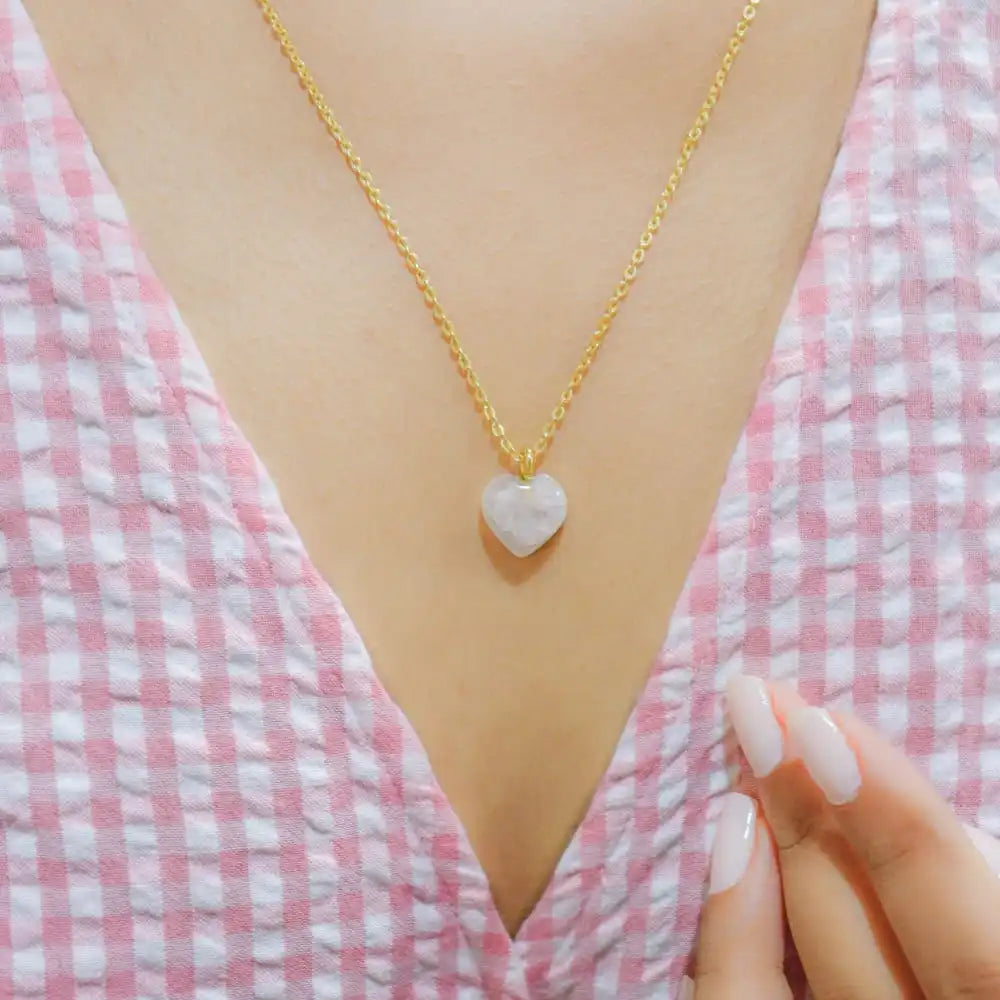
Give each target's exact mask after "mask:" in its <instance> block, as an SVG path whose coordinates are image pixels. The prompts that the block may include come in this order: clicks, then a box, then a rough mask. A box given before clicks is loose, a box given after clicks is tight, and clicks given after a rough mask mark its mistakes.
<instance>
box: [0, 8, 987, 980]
mask: <svg viewBox="0 0 1000 1000" xmlns="http://www.w3.org/2000/svg"><path fill="white" fill-rule="evenodd" d="M998 88H1000V11H998V9H997V7H996V5H995V4H994V3H992V0H883V2H882V3H881V4H880V9H879V12H878V17H877V23H876V25H875V27H874V31H873V34H872V38H871V41H870V48H869V54H868V58H867V64H866V68H865V70H864V75H863V79H862V81H861V83H860V87H859V89H858V92H857V96H856V99H855V101H854V104H853V108H852V110H851V112H850V116H849V119H848V121H847V124H846V127H845V130H844V134H843V144H842V147H841V150H840V153H839V155H838V157H837V161H836V165H835V167H834V170H833V172H832V175H831V177H830V179H829V183H828V186H827V189H826V192H825V195H824V198H823V202H822V208H821V212H820V216H819V219H818V223H817V225H816V230H815V233H814V235H813V238H812V240H811V243H810V246H809V249H808V253H807V255H806V258H805V261H804V264H803V266H802V270H801V273H800V275H799V276H798V280H797V283H796V285H795V289H794V293H793V294H792V296H791V300H790V302H789V303H788V307H787V310H786V312H785V315H784V318H783V321H782V323H781V326H780V329H779V331H778V333H777V339H776V343H775V346H774V349H773V355H772V357H771V360H770V363H769V366H768V369H767V373H766V376H765V378H764V380H763V382H762V384H761V387H760V391H759V396H758V399H757V401H756V404H755V407H754V409H753V413H752V415H751V417H750V418H749V421H748V423H747V425H746V427H745V430H744V432H743V435H742V438H741V440H740V442H739V445H738V447H737V449H736V452H735V454H734V456H733V458H732V461H731V465H730V468H729V471H728V477H727V480H726V483H725V486H724V488H723V490H722V493H721V496H720V498H719V500H718V506H717V509H716V511H715V514H714V519H713V522H712V526H711V528H710V530H709V532H708V534H707V536H706V538H705V539H704V542H703V544H702V546H701V549H700V551H699V554H698V556H697V559H696V561H695V562H694V564H693V566H692V568H691V571H690V577H689V579H688V581H687V585H686V587H685V590H684V593H683V597H682V599H681V601H680V603H679V605H678V607H677V608H676V610H675V612H674V614H673V618H672V620H671V622H670V624H669V633H668V635H667V637H666V639H665V641H664V644H663V647H662V651H661V654H660V656H659V657H658V659H657V661H656V663H655V666H654V668H653V670H652V673H651V675H650V678H649V681H648V684H647V686H646V688H645V691H644V693H643V694H642V696H641V698H640V700H639V702H638V704H637V706H636V708H635V710H634V712H633V714H632V716H631V719H630V721H629V723H628V726H627V728H626V730H625V732H624V733H623V735H622V737H621V740H620V743H619V745H618V747H617V750H616V752H615V754H614V758H613V761H612V763H611V765H610V767H609V769H608V771H607V773H606V775H605V776H604V777H603V779H602V781H601V783H600V786H599V788H598V790H597V793H596V796H595V798H594V800H593V803H592V805H591V807H590V810H589V812H588V814H587V816H586V818H585V820H584V821H583V823H582V825H581V826H580V828H579V830H578V831H577V833H576V834H575V836H574V838H573V840H572V842H571V844H570V845H569V847H568V848H567V850H566V852H565V854H564V855H563V857H562V859H561V860H560V862H559V865H558V869H557V871H556V872H555V874H554V877H553V879H552V881H551V883H550V885H549V887H548V889H547V890H546V892H545V894H544V897H543V899H542V900H541V902H540V903H539V904H538V906H537V908H536V909H535V911H534V912H533V913H532V914H531V916H530V917H529V918H528V920H527V921H526V922H525V924H524V925H523V927H522V928H521V930H520V932H519V933H518V934H517V937H516V938H515V939H514V940H513V941H512V940H510V938H509V937H508V935H507V934H506V932H505V931H504V928H503V926H502V924H501V921H500V919H499V916H498V914H497V911H496V909H495V908H494V906H493V904H492V902H491V900H490V894H489V890H488V885H487V880H486V877H485V875H484V873H483V870H482V868H481V867H480V865H479V864H478V863H477V861H476V859H475V857H474V855H473V852H472V850H471V849H470V846H469V843H468V841H467V839H466V837H465V835H464V833H463V830H462V828H461V826H460V824H459V822H458V820H457V818H456V817H455V815H454V813H453V812H452V810H451V808H450V807H449V804H448V802H447V801H446V799H445V797H444V795H443V794H442V792H441V789H440V788H439V786H438V784H437V783H436V781H435V779H434V776H433V774H432V773H431V770H430V767H429V765H428V761H427V758H426V756H425V754H424V751H423V749H422V748H421V746H420V743H419V742H418V740H417V738H416V736H415V735H414V733H413V731H412V729H411V728H410V726H409V725H408V723H407V721H406V720H405V718H403V716H402V715H401V713H400V712H399V710H398V709H397V708H396V706H395V705H394V704H393V703H392V702H391V701H390V700H389V698H388V697H387V695H386V693H385V691H384V690H383V688H382V687H381V685H380V684H379V682H378V680H377V678H376V676H375V674H374V673H373V670H372V665H371V662H370V659H369V656H368V654H367V652H366V650H365V647H364V645H363V643H362V641H361V639H360V638H359V636H358V634H357V632H356V630H355V629H354V627H353V625H352V624H351V621H350V619H349V618H348V615H347V613H346V612H345V610H344V608H343V606H342V605H341V603H340V601H339V600H338V599H337V597H336V595H335V594H334V593H333V592H332V591H331V589H330V587H329V586H328V585H327V584H326V583H325V582H324V580H323V579H322V578H321V577H320V575H319V574H318V572H317V571H316V569H315V567H314V566H313V564H312V563H311V562H310V559H309V555H308V553H307V552H306V551H305V550H304V549H303V545H302V542H301V540H300V538H299V537H298V535H297V534H296V532H295V530H294V528H293V526H292V524H291V523H290V522H289V518H288V516H287V514H286V513H285V511H284V510H283V509H282V506H281V503H280V500H279V497H278V495H277V493H276V491H275V487H274V484H273V483H272V482H271V480H270V479H269V478H268V474H267V472H266V470H265V469H264V468H263V467H262V465H261V463H260V461H259V460H258V459H257V457H256V456H255V455H254V452H253V451H252V449H251V447H250V445H249V444H248V443H247V441H246V439H245V438H244V437H243V436H242V434H241V433H240V430H239V428H238V427H237V426H236V425H235V424H234V423H233V420H232V418H231V417H230V415H229V414H228V412H227V411H226V408H225V406H224V405H223V403H222V401H221V400H220V399H219V396H218V393H217V391H216V389H215V387H214V385H213V383H212V380H211V378H210V377H209V374H208V372H207V371H206V369H205V365H204V363H203V361H202V359H201V358H200V356H199V354H198V351H197V349H196V347H195V344H194V342H193V341H192V338H191V335H190V334H189V332H188V331H187V329H186V328H185V326H184V323H183V321H182V319H181V317H180V316H179V315H178V312H177V309H176V308H175V306H174V304H173V302H172V301H171V298H170V295H169V293H168V291H167V290H166V289H165V288H164V287H163V285H162V284H161V283H160V281H159V280H158V278H157V276H156V274H155V273H154V271H153V269H152V268H151V266H150V264H149V261H148V260H147V259H146V257H145V255H144V254H143V252H142V249H141V248H140V246H139V245H138V242H137V240H136V237H135V234H134V232H133V231H132V230H131V229H130V227H129V223H128V220H127V218H126V215H125V212H124V211H123V208H122V205H121V203H120V201H119V199H118V197H117V196H116V194H115V191H114V189H113V187H112V185H111V183H110V181H109V179H108V176H107V175H106V173H105V172H104V170H103V169H102V167H101V164H100V163H99V162H98V160H97V158H96V157H95V155H94V151H93V149H92V148H91V146H90V144H89V143H88V141H87V137H86V135H85V133H84V132H83V130H82V128H81V126H80V123H79V122H78V121H77V120H76V119H75V118H74V115H73V113H72V111H71V109H70V106H69V104H68V103H67V100H66V98H65V96H64V95H63V93H62V92H61V90H60V88H59V85H58V83H57V81H56V80H55V78H54V76H53V73H52V70H51V67H50V65H49V63H48V61H47V59H46V56H45V54H44V51H43V49H42V47H41V45H40V43H39V40H38V37H37V36H36V34H35V31H34V29H33V28H32V25H31V23H30V21H29V19H28V17H27V15H26V13H25V11H24V9H23V8H22V6H21V4H20V0H0V998H16V1000H29V998H45V1000H60V998H80V1000H98V998H112V1000H133V998H140V997H141V998H149V1000H161V998H167V997H169V998H171V1000H181V998H197V1000H245V998H251V997H258V998H274V1000H278V998H282V1000H285V998H302V1000H305V998H346V1000H362V998H366V1000H381V998H395V1000H401V998H410V997H413V998H419V1000H474V998H482V997H490V998H499V997H503V998H509V1000H554V998H570V997H571V998H574V1000H587V998H606V1000H612V998H614V1000H639V998H672V997H673V996H674V995H675V993H676V989H677V984H678V980H679V977H680V975H681V973H682V971H683V968H684V965H685V962H686V961H687V957H688V955H689V953H690V949H691V944H692V940H693V937H694V933H695V930H696V924H697V919H698V914H699V909H700V905H701V900H702V894H703V885H704V879H705V870H706V863H707V847H708V845H709V843H710V837H711V828H712V818H713V816H714V808H715V804H716V802H717V799H718V797H719V795H720V794H721V793H722V792H723V791H724V790H725V789H726V788H727V786H728V785H729V783H730V781H731V778H732V776H733V772H734V768H735V766H736V759H735V754H734V751H733V744H732V740H731V738H729V737H728V736H727V734H726V731H725V727H724V721H723V713H722V706H721V701H720V690H721V688H722V686H723V684H724V682H725V680H726V678H727V677H728V676H730V675H731V674H732V673H733V672H735V671H737V670H746V671H752V672H755V673H759V674H770V675H773V676H780V677H786V678H793V679H796V680H797V681H798V683H799V684H800V685H801V686H802V688H803V689H804V691H805V692H806V693H807V695H808V696H810V697H811V698H812V699H815V700H817V701H822V702H836V703H839V704H841V705H846V706H853V708H854V709H855V710H856V711H858V712H860V713H861V714H862V715H863V716H865V717H867V718H868V719H870V720H871V721H873V722H874V723H876V724H877V725H878V726H879V727H880V728H881V729H882V730H883V731H884V732H886V733H887V734H889V735H890V736H891V737H892V738H894V739H895V740H897V741H898V742H899V743H900V744H902V745H903V746H905V748H906V749H907V750H908V751H909V753H910V754H911V755H912V756H913V757H914V758H916V759H917V760H918V761H919V762H920V763H921V764H922V765H923V766H924V767H925V768H926V769H927V771H928V772H929V773H930V775H931V776H932V778H933V780H934V782H935V783H936V784H937V786H938V787H939V788H940V790H941V791H942V792H943V793H944V794H945V795H947V796H948V797H949V798H950V799H951V801H953V802H954V804H955V808H956V809H957V810H958V811H959V813H960V814H961V815H962V817H963V818H965V819H967V820H969V821H971V822H974V823H977V824H978V825H980V826H981V827H983V828H984V829H986V830H987V831H990V832H992V833H994V834H1000V185H998V177H1000V100H998Z"/></svg>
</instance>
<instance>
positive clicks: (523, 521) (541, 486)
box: [483, 472, 566, 557]
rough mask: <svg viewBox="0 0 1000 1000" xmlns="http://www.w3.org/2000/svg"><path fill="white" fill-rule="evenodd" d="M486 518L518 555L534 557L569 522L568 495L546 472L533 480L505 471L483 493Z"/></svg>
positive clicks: (494, 530) (508, 546)
mask: <svg viewBox="0 0 1000 1000" xmlns="http://www.w3.org/2000/svg"><path fill="white" fill-rule="evenodd" d="M483 518H484V519H485V521H486V523H487V524H488V525H489V526H490V530H491V531H492V532H493V534H494V535H496V536H497V538H499V539H500V541H501V542H503V544H504V545H505V546H506V547H507V548H508V549H509V550H510V551H511V552H513V553H514V555H516V556H522V557H523V556H530V555H531V553H532V552H535V551H537V550H538V549H540V548H541V547H542V546H543V545H544V544H545V543H546V542H547V541H548V540H549V539H550V538H551V537H552V536H553V535H554V534H555V533H556V532H557V531H558V530H559V529H560V528H561V527H562V524H563V521H565V520H566V492H565V490H563V488H562V486H560V485H559V482H558V480H556V479H553V477H552V476H550V475H547V474H546V473H544V472H542V473H539V474H538V475H537V476H532V477H531V478H530V479H521V478H520V477H519V476H513V475H511V474H510V473H506V472H505V473H503V474H502V475H499V476H496V477H494V478H493V479H491V480H490V481H489V482H488V483H487V484H486V489H485V490H483Z"/></svg>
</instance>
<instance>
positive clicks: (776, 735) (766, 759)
mask: <svg viewBox="0 0 1000 1000" xmlns="http://www.w3.org/2000/svg"><path fill="white" fill-rule="evenodd" d="M726 700H727V701H728V702H729V717H730V718H731V719H732V720H733V729H735V730H736V738H737V739H738V740H739V741H740V746H741V747H742V748H743V753H744V754H745V755H746V759H747V761H748V763H749V764H750V769H751V770H752V771H753V773H754V774H755V775H757V777H758V778H764V777H766V776H767V775H769V774H770V773H771V772H772V771H773V770H774V769H775V768H776V767H777V766H778V765H779V764H780V763H781V758H782V757H783V756H784V741H783V739H782V735H781V726H779V725H778V720H777V718H776V717H775V714H774V709H773V708H772V707H771V696H770V694H768V691H767V686H766V685H765V684H764V682H763V681H762V680H761V679H760V678H759V677H747V676H745V675H740V676H738V677H734V678H733V679H732V680H731V681H730V682H729V684H728V685H727V686H726Z"/></svg>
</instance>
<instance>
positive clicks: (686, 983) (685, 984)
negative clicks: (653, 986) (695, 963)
mask: <svg viewBox="0 0 1000 1000" xmlns="http://www.w3.org/2000/svg"><path fill="white" fill-rule="evenodd" d="M677 1000H694V980H693V979H692V978H691V977H690V976H685V977H684V978H683V979H682V980H681V988H680V990H679V991H678V993H677Z"/></svg>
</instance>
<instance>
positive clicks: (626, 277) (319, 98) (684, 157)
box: [256, 0, 761, 477]
mask: <svg viewBox="0 0 1000 1000" xmlns="http://www.w3.org/2000/svg"><path fill="white" fill-rule="evenodd" d="M760 2H761V0H749V2H748V3H747V4H746V6H745V7H744V8H743V13H742V15H741V17H740V19H739V21H738V22H737V24H736V30H735V31H734V32H733V34H732V36H731V37H730V39H729V44H728V45H727V46H726V52H725V55H723V57H722V65H721V66H720V67H719V69H718V70H717V71H716V73H715V77H714V79H713V80H712V85H711V87H709V88H708V95H707V96H706V97H705V100H704V101H703V102H702V105H701V108H700V109H699V111H698V114H697V116H696V117H695V120H694V123H693V124H692V126H691V128H690V129H689V130H688V133H687V135H685V136H684V141H683V143H681V151H680V153H679V155H678V157H677V162H676V163H675V164H674V169H673V170H672V171H671V173H670V176H669V177H668V178H667V183H666V186H665V187H664V188H663V191H662V193H661V194H660V198H659V200H658V201H657V203H656V206H655V208H654V209H653V214H652V216H650V219H649V222H647V223H646V228H645V229H644V230H643V231H642V235H641V236H640V237H639V244H638V246H637V247H636V248H635V250H634V251H633V253H632V258H631V260H630V261H629V263H628V266H627V267H626V268H625V273H624V274H623V275H622V278H621V280H620V281H619V282H618V285H617V287H616V288H615V290H614V292H613V293H612V295H611V298H610V299H608V302H607V305H606V306H605V307H604V312H603V314H602V315H601V318H600V320H599V321H598V323H597V327H596V328H595V330H594V332H593V333H592V334H591V335H590V339H589V340H588V341H587V347H586V349H585V350H584V352H583V357H581V358H580V361H579V363H578V364H577V366H576V368H575V369H574V370H573V374H572V376H571V377H570V380H569V384H568V385H567V386H566V388H565V389H564V390H563V393H562V395H561V396H560V397H559V402H558V403H557V404H556V406H555V408H554V409H553V410H552V412H551V414H549V419H548V422H547V423H546V424H545V426H544V427H543V428H542V432H541V434H540V435H539V437H538V440H537V441H536V442H535V444H534V445H533V446H532V447H530V448H518V447H517V446H516V445H515V444H514V443H513V442H512V441H511V440H510V438H509V437H508V436H507V432H506V431H505V430H504V426H503V424H502V423H500V418H499V417H498V416H497V412H496V409H495V408H494V406H493V404H492V403H491V402H490V398H489V396H488V395H487V394H486V390H485V389H484V388H483V383H482V382H481V381H480V379H479V376H478V375H477V374H476V372H475V369H474V368H473V367H472V362H471V361H470V360H469V355H468V354H467V353H466V350H465V348H464V347H463V346H462V342H461V341H460V340H459V338H458V333H457V332H456V331H455V326H454V324H453V323H452V321H451V320H450V319H449V318H448V316H447V315H446V314H445V311H444V307H443V306H442V305H441V302H440V300H439V299H438V296H437V292H435V291H434V287H433V285H431V282H430V279H429V278H428V277H427V272H426V271H425V270H424V269H423V267H422V266H421V265H420V262H419V260H418V259H417V255H416V254H415V253H414V252H413V250H412V249H411V248H410V243H409V241H408V240H407V239H406V237H405V236H403V234H402V233H401V232H400V230H399V223H398V222H397V221H396V219H395V218H394V217H393V215H392V212H391V211H390V209H389V206H388V205H387V204H386V203H385V202H384V201H383V200H382V195H381V193H380V191H379V189H378V188H377V187H376V186H375V182H374V180H373V179H372V175H371V173H370V172H369V171H368V170H367V169H365V166H364V164H363V163H362V162H361V158H360V157H359V156H358V154H357V153H356V152H355V150H354V146H353V144H352V143H351V141H350V140H349V139H348V138H347V135H346V134H345V133H344V130H343V128H341V126H340V123H339V122H338V121H337V119H336V118H335V117H334V115H333V111H332V110H331V108H330V105H329V104H328V103H327V101H326V98H325V97H324V96H323V94H322V92H321V91H320V89H319V87H318V85H317V84H316V80H315V78H314V77H313V75H312V73H311V72H310V71H309V68H308V67H307V66H306V64H305V63H304V62H303V61H302V57H301V56H300V55H299V53H298V50H297V49H296V47H295V45H294V44H293V43H292V41H291V39H290V38H289V36H288V30H287V29H286V28H285V25H284V24H283V22H282V20H281V18H280V17H279V16H278V12H277V10H275V8H274V4H273V3H272V2H271V0H256V3H257V5H258V6H259V7H260V9H261V12H262V13H263V15H264V17H265V19H266V20H267V22H268V23H269V24H270V26H271V29H272V31H273V32H274V35H275V38H276V39H277V40H278V43H279V44H280V45H281V51H282V52H283V53H284V55H285V58H286V59H287V60H288V62H289V64H290V65H291V68H292V69H293V70H294V72H295V74H296V76H298V78H299V82H300V83H301V84H302V87H303V89H304V90H305V92H306V94H307V95H308V98H309V100H310V102H311V103H312V105H313V107H314V108H315V109H316V112H317V113H318V115H319V117H320V119H321V120H322V122H323V124H324V125H325V126H326V130H327V132H329V133H330V137H331V138H332V139H333V141H334V142H335V143H336V144H337V148H338V149H339V150H340V152H341V154H342V155H343V157H344V159H345V160H346V162H347V165H348V167H350V169H351V172H352V173H353V174H354V176H355V178H356V180H357V182H358V184H359V185H360V186H361V189H362V190H363V191H364V193H365V196H366V197H367V198H368V201H369V202H370V203H371V206H372V208H374V209H375V212H376V214H377V215H378V217H379V218H380V219H381V220H382V224H383V225H384V226H385V228H386V231H387V232H388V233H389V236H390V237H391V238H392V241H393V242H394V243H395V244H396V249H397V250H398V251H399V254H400V256H401V257H402V258H403V260H404V262H405V264H406V269H407V270H408V271H409V272H410V274H412V275H413V278H414V281H415V282H416V284H417V288H418V289H420V292H421V293H422V295H423V297H424V302H425V303H426V304H427V308H428V309H430V311H431V316H432V317H433V318H434V322H435V323H436V324H437V326H438V328H439V330H440V331H441V337H442V338H443V340H444V342H445V343H446V344H447V345H448V350H449V351H450V352H451V356H452V358H454V360H455V363H456V365H457V366H458V370H459V373H460V374H461V376H462V378H463V379H465V381H466V383H467V384H468V387H469V389H470V390H471V392H472V397H473V399H474V400H475V404H476V408H477V409H478V410H479V412H480V413H481V414H482V416H483V418H484V419H485V421H486V424H487V426H488V427H489V431H490V435H491V436H492V438H493V439H494V440H495V441H496V443H497V446H498V447H499V448H500V451H501V452H502V453H503V454H504V455H505V456H507V458H508V459H510V460H511V461H512V463H513V464H514V465H515V467H516V468H517V470H518V471H519V472H520V473H521V475H522V476H524V477H528V476H531V475H532V474H533V473H534V471H535V466H536V464H537V463H538V461H539V460H540V459H541V457H542V456H543V455H544V454H545V452H546V451H547V450H548V448H549V445H550V444H551V443H552V438H553V437H554V436H555V433H556V430H557V429H558V428H559V426H560V424H561V423H562V422H563V420H564V419H565V418H566V412H567V410H568V409H569V405H570V403H572V401H573V397H574V396H575V395H576V393H577V390H579V388H580V386H581V384H582V383H583V380H584V378H585V377H586V374H587V372H588V371H589V370H590V366H591V365H592V364H593V363H594V358H596V357H597V352H598V351H599V350H600V349H601V344H603V343H604V338H605V337H606V336H607V335H608V331H609V330H610V329H611V324H612V323H613V322H614V319H615V316H617V315H618V310H619V308H620V307H621V304H622V302H624V301H625V298H626V297H627V296H628V293H629V290H630V289H631V287H632V284H633V282H634V281H635V279H636V277H637V275H638V273H639V268H640V267H642V264H643V261H644V260H645V259H646V251H647V250H649V248H650V246H651V245H652V242H653V237H654V236H655V235H656V233H657V231H658V230H659V228H660V223H661V222H662V221H663V217H664V216H665V215H666V214H667V210H668V209H669V208H670V205H671V203H672V202H673V200H674V195H675V193H676V192H677V187H678V185H679V184H680V181H681V178H682V177H683V176H684V172H685V171H686V170H687V165H688V161H689V160H690V159H691V156H692V154H693V153H694V151H695V150H696V149H697V148H698V143H699V142H700V141H701V137H702V135H703V134H704V132H705V128H706V126H707V125H708V122H709V119H710V118H711V117H712V111H713V109H714V108H715V105H716V103H717V102H718V100H719V96H720V95H721V93H722V89H723V87H725V85H726V80H727V79H728V77H729V71H730V70H731V69H732V68H733V63H734V61H735V60H736V56H737V55H738V54H739V51H740V49H741V48H742V47H743V41H744V39H745V38H746V35H747V32H748V31H749V30H750V24H751V23H752V22H753V19H754V17H755V15H756V13H757V7H758V6H759V4H760Z"/></svg>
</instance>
